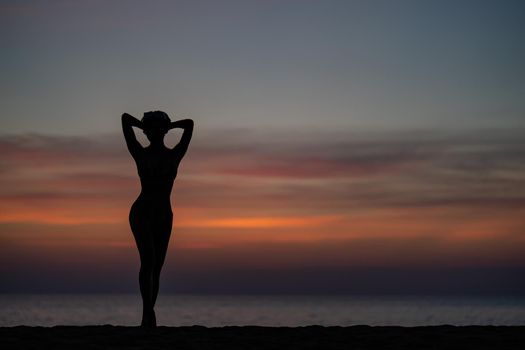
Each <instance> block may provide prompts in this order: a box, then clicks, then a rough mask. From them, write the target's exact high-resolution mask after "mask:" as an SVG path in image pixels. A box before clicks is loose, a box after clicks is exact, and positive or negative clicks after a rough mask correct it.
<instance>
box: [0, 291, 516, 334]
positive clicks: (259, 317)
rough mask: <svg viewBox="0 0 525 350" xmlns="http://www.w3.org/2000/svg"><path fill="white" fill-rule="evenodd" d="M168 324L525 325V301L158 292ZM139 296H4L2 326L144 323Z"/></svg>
mask: <svg viewBox="0 0 525 350" xmlns="http://www.w3.org/2000/svg"><path fill="white" fill-rule="evenodd" d="M156 311H157V321H158V324H159V325H164V326H191V325H201V326H207V327H220V326H244V325H258V326H306V325H323V326H351V325H363V324H364V325H372V326H388V325H399V326H430V325H442V324H450V325H525V297H456V296H455V297H436V296H403V297H398V296H340V295H336V296H334V295H327V296H318V295H316V296H308V295H260V296H255V295H162V294H161V295H159V299H158V301H157V306H156ZM140 318H141V300H140V296H139V295H115V294H110V295H101V294H93V295H0V326H17V325H28V326H54V325H101V324H111V325H125V326H134V325H138V324H139V323H140Z"/></svg>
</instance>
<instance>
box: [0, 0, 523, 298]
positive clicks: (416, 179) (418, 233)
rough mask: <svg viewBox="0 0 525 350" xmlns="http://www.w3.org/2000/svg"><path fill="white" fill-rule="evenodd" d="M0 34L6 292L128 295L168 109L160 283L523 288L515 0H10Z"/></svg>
mask: <svg viewBox="0 0 525 350" xmlns="http://www.w3.org/2000/svg"><path fill="white" fill-rule="evenodd" d="M0 48H1V52H2V54H1V55H0V76H1V79H0V91H1V93H0V105H1V119H0V127H1V128H0V279H1V280H2V282H1V283H0V292H4V293H38V292H85V293H88V292H137V293H138V282H137V276H136V275H137V273H138V268H139V259H138V253H137V252H136V248H135V243H134V240H133V236H132V235H131V231H130V229H129V224H128V222H127V220H128V213H129V209H130V206H131V204H132V203H133V201H134V200H135V198H136V197H137V195H138V193H139V191H140V185H139V180H138V175H137V172H136V168H135V165H134V163H133V160H132V158H131V157H130V156H129V154H128V153H127V150H126V146H125V143H124V139H123V136H122V132H121V130H120V115H121V114H122V113H123V112H127V113H130V114H132V115H134V116H136V117H139V118H140V117H141V116H142V114H143V113H144V112H146V111H150V110H163V111H165V112H167V113H168V114H169V115H170V117H171V118H172V119H180V118H186V117H189V118H192V119H194V120H195V131H194V138H193V141H192V143H191V145H190V149H189V151H188V153H187V155H186V158H185V159H184V160H183V161H182V163H181V166H180V168H179V175H178V178H177V180H176V182H175V186H174V191H173V195H172V205H173V210H174V227H173V233H172V238H171V243H170V248H169V253H168V258H167V261H166V265H165V269H164V272H163V276H162V282H161V283H162V286H161V290H163V291H165V292H187V293H375V294H381V293H437V294H439V293H495V294H522V295H523V294H524V293H525V279H524V278H523V276H525V255H524V254H523V252H524V251H525V137H524V136H525V98H524V97H525V64H524V63H523V62H525V2H523V1H496V0H494V1H416V0H414V1H364V0H363V1H271V0H270V1H249V0H247V1H198V0H197V1H196V0H192V1H151V2H147V3H146V2H138V1H110V2H108V1H98V0H91V1H82V2H75V1H53V2H51V1H50V2H46V1H35V2H32V1H27V2H20V1H2V2H0ZM138 136H139V137H140V140H141V142H142V143H143V144H144V145H146V144H147V142H146V140H145V137H144V136H143V135H140V134H139V135H138ZM178 137H180V131H179V132H178V133H177V132H173V133H172V134H170V135H168V137H167V144H168V145H170V146H173V145H174V144H175V143H176V142H177V140H178Z"/></svg>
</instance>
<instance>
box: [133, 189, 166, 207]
mask: <svg viewBox="0 0 525 350" xmlns="http://www.w3.org/2000/svg"><path fill="white" fill-rule="evenodd" d="M136 202H141V203H147V204H148V205H156V206H157V205H158V206H166V205H167V206H170V207H171V196H170V194H165V193H155V192H146V191H142V192H140V194H139V196H138V197H137V199H136V200H135V203H136Z"/></svg>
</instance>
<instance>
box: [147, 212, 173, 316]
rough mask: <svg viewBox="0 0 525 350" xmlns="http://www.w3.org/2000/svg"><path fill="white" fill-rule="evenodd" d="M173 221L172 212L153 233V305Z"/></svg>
mask: <svg viewBox="0 0 525 350" xmlns="http://www.w3.org/2000/svg"><path fill="white" fill-rule="evenodd" d="M172 223H173V214H171V213H170V214H169V215H168V216H167V217H166V220H163V221H162V222H161V225H159V227H158V232H157V233H158V234H157V235H155V238H156V239H155V241H154V243H155V259H154V266H153V286H152V290H153V291H152V304H153V306H155V302H156V301H157V295H158V294H159V282H160V272H161V270H162V266H163V265H164V260H165V258H166V252H167V251H168V245H169V242H170V236H171V227H172Z"/></svg>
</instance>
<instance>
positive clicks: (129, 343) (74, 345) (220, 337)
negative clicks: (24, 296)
mask: <svg viewBox="0 0 525 350" xmlns="http://www.w3.org/2000/svg"><path fill="white" fill-rule="evenodd" d="M0 348H1V349H72V350H79V349H283V350H285V349H525V326H519V327H492V326H488V327H486V326H467V327H454V326H434V327H369V326H353V327H321V326H308V327H296V328H291V327H290V328H289V327H222V328H206V327H200V326H193V327H158V328H157V329H153V330H144V329H141V328H137V327H120V326H85V327H74V326H57V327H26V326H19V327H3V328H0Z"/></svg>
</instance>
